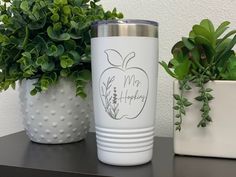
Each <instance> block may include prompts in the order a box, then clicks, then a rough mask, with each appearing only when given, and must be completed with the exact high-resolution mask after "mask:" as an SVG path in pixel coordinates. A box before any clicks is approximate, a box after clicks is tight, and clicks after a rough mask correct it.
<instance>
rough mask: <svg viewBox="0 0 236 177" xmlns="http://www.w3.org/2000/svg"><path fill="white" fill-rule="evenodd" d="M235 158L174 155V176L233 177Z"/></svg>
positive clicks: (235, 173)
mask: <svg viewBox="0 0 236 177" xmlns="http://www.w3.org/2000/svg"><path fill="white" fill-rule="evenodd" d="M235 176H236V160H232V159H220V158H204V157H192V156H178V155H176V156H175V157H174V177H235Z"/></svg>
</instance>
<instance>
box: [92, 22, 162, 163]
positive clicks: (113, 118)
mask: <svg viewBox="0 0 236 177" xmlns="http://www.w3.org/2000/svg"><path fill="white" fill-rule="evenodd" d="M91 35H92V46H91V50H92V78H93V102H94V116H95V127H96V139H97V152H98V159H99V160H100V161H102V162H104V163H107V164H111V165H119V166H131V165H140V164H145V163H147V162H149V161H151V159H152V154H153V153H152V152H153V137H154V125H155V118H156V95H157V68H158V24H157V22H153V21H146V20H111V21H98V22H95V23H94V24H93V25H92V31H91Z"/></svg>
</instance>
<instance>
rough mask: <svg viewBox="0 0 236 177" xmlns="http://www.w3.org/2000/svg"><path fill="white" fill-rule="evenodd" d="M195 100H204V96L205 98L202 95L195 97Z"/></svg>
mask: <svg viewBox="0 0 236 177" xmlns="http://www.w3.org/2000/svg"><path fill="white" fill-rule="evenodd" d="M195 100H197V101H203V100H204V98H203V97H202V96H198V97H196V98H195Z"/></svg>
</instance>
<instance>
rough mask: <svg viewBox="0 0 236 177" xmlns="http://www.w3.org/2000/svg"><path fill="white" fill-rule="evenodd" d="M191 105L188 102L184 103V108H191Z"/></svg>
mask: <svg viewBox="0 0 236 177" xmlns="http://www.w3.org/2000/svg"><path fill="white" fill-rule="evenodd" d="M191 105H192V103H190V102H189V101H186V102H184V106H185V107H189V106H191Z"/></svg>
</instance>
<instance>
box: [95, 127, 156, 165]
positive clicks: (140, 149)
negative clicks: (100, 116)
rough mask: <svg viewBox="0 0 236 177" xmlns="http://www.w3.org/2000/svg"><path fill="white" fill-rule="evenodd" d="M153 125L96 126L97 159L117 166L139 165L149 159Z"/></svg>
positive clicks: (151, 150) (150, 157)
mask: <svg viewBox="0 0 236 177" xmlns="http://www.w3.org/2000/svg"><path fill="white" fill-rule="evenodd" d="M153 136H154V127H149V128H143V129H125V130H123V129H107V128H101V127H96V137H97V149H98V159H99V160H100V161H102V162H103V163H106V164H110V165H118V166H133V165H141V164H145V163H148V162H150V161H151V159H152V153H153Z"/></svg>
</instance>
